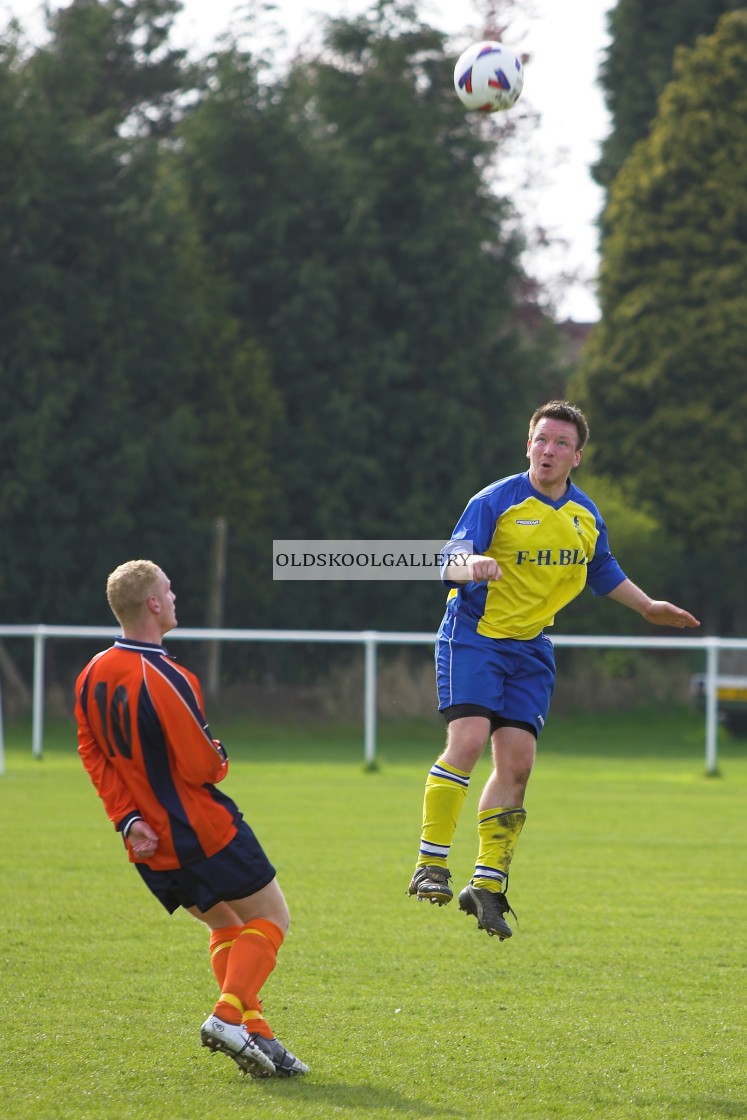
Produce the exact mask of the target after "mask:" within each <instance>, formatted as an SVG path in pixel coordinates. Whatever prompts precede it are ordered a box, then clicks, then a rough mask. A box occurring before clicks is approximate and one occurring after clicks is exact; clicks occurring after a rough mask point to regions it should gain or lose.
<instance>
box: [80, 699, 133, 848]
mask: <svg viewBox="0 0 747 1120" xmlns="http://www.w3.org/2000/svg"><path fill="white" fill-rule="evenodd" d="M75 718H76V720H77V723H78V754H79V755H80V757H81V760H82V762H83V765H84V767H85V768H86V771H87V773H88V776H89V778H90V779H91V781H92V782H93V785H94V788H95V789H96V792H97V793H98V795H99V797H100V798H101V800H102V801H103V803H104V808H105V810H106V815H107V816H108V817H109V820H110V821H111V822H112V824H113V825H114V827H115V828H116V829H117V830H118V831H121V830H122V828H123V826H124V825H126V823H127V821H128V820H129V819H130V818H131V817H133V816H139V815H140V814H139V811H138V806H137V805H136V804H135V801H134V800H133V797H132V794H131V792H130V790H129V787H128V786H127V784H126V782H124V781H123V779H122V778H121V777H120V775H119V774H118V772H117V770H116V769H115V768H114V766H112V764H111V762H110V761H109V759H108V758H107V757H106V754H105V753H104V751H103V750H102V749H101V747H100V746H99V744H98V743H97V741H96V739H95V737H94V735H93V732H92V731H91V728H90V726H89V724H88V720H87V719H86V714H85V712H84V710H83V706H82V704H81V702H80V698H78V700H77V702H76V706H75Z"/></svg>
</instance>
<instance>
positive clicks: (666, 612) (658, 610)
mask: <svg viewBox="0 0 747 1120" xmlns="http://www.w3.org/2000/svg"><path fill="white" fill-rule="evenodd" d="M607 598H608V599H614V600H615V602H616V603H622V604H623V606H625V607H630V609H631V610H633V611H638V613H639V614H640V615H643V617H644V618H645V619H646V621H647V622H650V623H651V625H652V626H673V627H675V629H677V630H684V629H686V628H687V629H692V628H693V627H695V626H700V622H699V621H698V619H697V618H696V617H695V615H692V614H690V612H689V611H686V610H683V609H682V607H676V606H675V605H674V603H668V602H667V601H666V600H665V599H651V598H650V597H649V596H648V595H647V594H646V592H645V591H641V589H640V587H636V585H635V584H634V583H633V582H631V580H629V579H624V580H623V581H622V583H619V584H618V585H617V587H615V588H613V590H612V591H610V592H609V594H608V596H607Z"/></svg>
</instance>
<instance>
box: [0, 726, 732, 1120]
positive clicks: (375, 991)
mask: <svg viewBox="0 0 747 1120" xmlns="http://www.w3.org/2000/svg"><path fill="white" fill-rule="evenodd" d="M211 725H212V727H213V730H214V733H215V734H219V735H220V736H221V737H222V738H224V739H225V741H226V742H227V744H228V747H229V751H230V753H231V756H232V767H231V772H230V774H229V777H228V779H227V780H226V782H225V783H224V788H225V789H226V791H227V792H228V793H229V794H231V795H232V796H234V797H235V799H236V800H237V802H238V803H239V805H240V806H241V807H242V809H243V810H244V812H245V813H246V816H247V818H248V820H249V821H250V823H251V824H252V826H253V827H254V828H255V830H256V832H257V833H258V835H259V837H260V839H261V840H262V842H263V843H264V845H265V847H266V848H267V850H268V852H269V854H270V856H271V858H272V859H273V861H274V862H275V864H276V866H277V868H278V873H279V877H280V881H281V883H282V885H283V888H284V890H285V893H286V895H287V897H288V901H289V904H290V907H291V912H292V916H293V923H292V927H291V931H290V933H289V936H288V938H287V940H286V943H285V945H284V946H283V949H282V950H281V954H280V959H279V964H278V968H277V969H276V971H275V973H274V974H273V976H272V977H271V978H270V981H269V982H268V984H267V986H266V989H265V993H264V995H265V1007H266V1012H267V1015H268V1018H269V1019H270V1022H271V1023H272V1024H273V1026H274V1028H275V1030H276V1031H277V1033H278V1035H279V1036H280V1037H281V1038H282V1039H283V1040H284V1041H286V1042H287V1044H288V1045H289V1046H290V1047H291V1048H292V1049H293V1050H295V1051H296V1052H297V1053H298V1054H299V1055H300V1056H301V1057H302V1058H304V1059H305V1060H306V1061H308V1062H309V1064H310V1066H311V1069H312V1072H311V1074H310V1075H309V1077H307V1078H305V1079H302V1080H297V1081H263V1082H254V1081H251V1080H249V1079H243V1078H242V1077H241V1075H240V1074H239V1073H238V1071H237V1069H236V1067H235V1066H234V1065H233V1063H232V1062H230V1061H229V1060H228V1059H226V1058H225V1057H224V1056H222V1055H217V1056H215V1057H211V1056H209V1055H208V1052H207V1051H206V1050H204V1049H202V1048H201V1047H200V1045H199V1027H200V1024H201V1023H202V1021H203V1019H204V1018H205V1017H206V1015H207V1014H208V1012H209V1011H210V1009H211V1007H212V1004H213V1002H214V999H215V990H214V982H213V978H212V973H211V971H210V966H209V962H208V955H207V937H206V933H205V932H204V929H203V927H202V926H201V925H200V924H199V923H197V922H194V921H193V920H192V919H191V918H189V917H188V916H187V915H185V914H177V915H175V916H174V917H172V918H169V917H168V916H167V914H166V912H165V911H163V910H162V909H161V908H160V907H159V905H158V904H157V903H156V902H155V900H153V899H152V898H151V897H150V896H149V895H148V893H147V891H146V890H145V888H144V887H143V886H142V884H141V882H140V880H139V878H138V876H137V875H136V874H135V872H134V871H133V870H132V869H131V868H130V867H129V866H128V865H127V863H126V860H125V858H124V855H123V851H122V847H121V842H120V840H119V838H118V837H116V836H115V835H114V833H113V831H111V829H110V826H109V825H108V822H107V821H106V818H105V816H104V814H103V809H102V807H101V805H100V803H99V802H98V799H97V797H96V795H95V793H94V790H93V787H92V786H91V785H90V783H89V780H88V777H87V776H86V774H85V773H84V771H83V769H82V767H81V766H80V763H79V762H78V759H77V755H76V753H75V741H74V740H75V736H74V729H73V727H72V725H66V726H64V727H61V726H58V727H56V728H49V729H48V733H47V736H46V740H45V757H44V758H43V760H41V761H39V760H34V759H33V758H32V757H31V751H30V745H29V744H30V734H29V731H28V728H17V729H12V731H11V733H10V734H9V735H8V742H7V759H6V764H7V771H6V774H5V775H4V776H3V777H2V778H0V928H1V929H2V940H1V941H0V945H1V947H2V948H1V952H2V963H3V969H2V972H3V984H2V991H1V992H0V1008H1V1009H2V1016H1V1019H0V1023H1V1025H2V1040H3V1042H2V1057H1V1058H0V1089H2V1105H1V1106H0V1107H1V1108H2V1115H3V1116H4V1117H5V1118H7V1120H31V1118H34V1120H56V1118H60V1120H63V1118H64V1120H89V1118H90V1120H120V1118H121V1120H125V1118H127V1120H130V1118H138V1117H142V1118H148V1120H192V1118H195V1120H203V1118H206V1117H216V1118H221V1120H225V1118H231V1117H237V1118H238V1117H242V1118H243V1117H246V1116H259V1117H280V1118H288V1120H307V1118H311V1117H324V1118H325V1120H327V1118H330V1117H340V1118H341V1120H353V1118H356V1120H377V1118H379V1117H382V1118H383V1117H391V1118H396V1120H424V1118H431V1117H433V1118H436V1120H452V1118H453V1120H473V1118H474V1120H478V1118H479V1120H484V1118H485V1117H487V1116H496V1117H500V1118H502V1120H508V1118H509V1117H521V1120H549V1118H554V1117H558V1118H563V1120H584V1118H593V1120H617V1118H619V1120H631V1118H641V1120H644V1118H645V1120H654V1118H660V1117H661V1118H665V1117H666V1118H668V1120H671V1118H681V1120H699V1118H711V1117H713V1118H718V1120H723V1118H724V1117H727V1118H728V1117H747V1088H746V1082H745V1042H746V1037H745V1036H746V1033H747V1032H746V1029H745V1005H746V1004H747V998H746V997H747V982H746V981H747V966H746V955H745V932H744V931H745V928H747V888H746V886H745V884H746V883H747V813H746V812H745V803H746V796H745V795H746V794H747V742H742V743H740V742H738V741H733V742H728V741H727V742H725V743H723V744H722V749H721V758H720V764H721V769H722V776H721V777H720V778H706V777H705V775H704V763H703V722H702V719H701V717H699V716H697V715H694V714H692V713H690V712H685V711H682V712H674V713H671V712H657V713H653V714H647V715H646V714H638V715H636V714H632V715H626V716H625V717H619V716H614V717H609V718H608V719H601V718H599V719H586V720H584V719H575V720H570V719H560V718H555V719H552V720H551V721H550V725H549V727H548V730H547V731H546V732H545V734H544V735H543V737H542V739H541V746H540V753H539V756H538V762H537V767H536V769H535V773H534V776H533V778H532V781H531V783H530V787H529V796H528V800H527V809H528V817H527V824H526V827H525V829H524V833H523V836H522V840H521V844H520V846H519V849H518V853H517V856H516V859H515V862H514V867H513V870H512V881H511V891H510V898H511V901H512V903H513V905H514V908H515V909H516V910H517V912H518V914H519V919H520V925H519V928H518V930H517V932H516V934H515V936H514V937H513V939H512V940H511V941H507V942H504V943H500V942H498V941H497V940H496V939H491V938H488V937H487V936H486V935H485V934H484V933H479V932H478V931H477V929H476V926H475V922H474V919H471V918H468V917H467V916H466V915H464V914H462V913H460V912H459V911H458V909H457V904H456V902H454V903H452V904H451V905H450V906H449V907H447V908H444V909H443V910H441V909H438V908H436V907H431V906H428V905H427V904H420V903H417V902H416V901H415V900H414V899H410V898H408V897H407V896H406V894H405V891H406V886H407V883H408V881H409V877H410V875H411V872H412V867H413V863H414V858H415V853H416V850H417V841H418V837H419V825H420V808H421V801H422V788H423V782H424V779H425V775H426V773H427V770H428V768H429V766H430V764H431V762H432V761H433V759H434V758H435V755H436V753H437V752H438V749H439V745H440V741H441V739H442V737H443V732H442V729H441V728H440V726H439V725H437V724H431V725H425V724H413V725H411V726H408V727H405V726H397V727H395V726H384V727H382V729H381V735H380V769H379V770H378V772H375V773H367V772H365V770H364V767H363V764H362V745H361V733H360V730H359V729H358V728H353V729H345V728H335V729H328V730H327V731H324V730H320V729H312V730H308V729H303V728H294V727H291V726H286V727H284V728H280V727H268V726H257V725H254V726H252V725H251V724H249V723H245V724H235V725H233V726H231V725H229V724H227V723H226V722H224V721H221V719H220V718H219V716H216V715H215V714H213V717H212V719H211ZM486 775H487V762H486V761H485V762H483V763H482V764H481V766H480V768H479V769H478V771H477V772H476V774H475V777H474V778H473V782H472V788H471V790H470V793H469V796H468V800H467V804H466V806H465V809H464V813H463V815H462V819H461V821H460V825H459V829H458V831H457V835H456V839H455V843H454V847H453V849H452V856H453V858H452V861H451V869H452V872H453V875H454V884H455V886H456V888H457V890H458V889H459V888H460V886H461V885H463V883H464V882H466V881H467V879H468V878H469V875H470V873H471V870H472V864H473V861H474V858H475V854H476V853H475V843H476V830H475V813H476V806H477V798H478V789H479V787H480V785H481V781H482V780H483V779H484V778H485V776H486Z"/></svg>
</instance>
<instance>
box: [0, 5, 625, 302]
mask: <svg viewBox="0 0 747 1120" xmlns="http://www.w3.org/2000/svg"><path fill="white" fill-rule="evenodd" d="M48 2H49V4H50V6H51V7H52V8H54V7H58V6H60V7H62V6H64V5H63V4H60V3H59V2H58V0H48ZM273 2H274V7H275V13H274V21H275V22H276V23H277V24H278V25H280V26H281V27H282V28H283V29H284V30H285V32H286V34H287V37H288V43H289V46H290V47H294V46H298V45H300V44H302V43H305V42H308V41H309V40H310V39H313V37H314V34H315V30H316V28H317V27H318V26H319V22H320V19H319V17H320V14H325V13H326V14H328V15H332V16H343V17H348V16H355V15H358V14H360V13H361V12H364V11H367V10H368V9H369V8H370V7H371V5H372V2H373V0H273ZM614 3H615V0H573V3H567V2H566V3H563V0H527V2H526V3H524V4H523V5H517V9H519V8H520V9H521V15H520V16H515V17H514V18H513V19H512V23H511V31H510V34H507V35H506V36H505V39H506V44H507V45H508V46H511V47H513V48H514V49H516V50H517V51H519V52H521V53H527V54H528V55H529V56H530V60H529V62H528V63H527V65H526V68H525V83H524V93H523V94H522V98H521V101H520V102H519V106H517V107H516V108H514V109H513V110H511V112H514V113H516V112H517V111H518V108H519V107H520V106H526V108H527V109H531V110H532V111H533V112H535V113H537V114H538V115H539V121H538V122H536V123H531V122H527V123H526V125H525V126H523V128H524V135H523V137H522V141H521V144H520V145H518V146H517V154H516V155H515V156H514V158H513V159H512V160H511V161H509V162H508V164H507V171H506V174H505V175H504V176H503V180H502V186H503V189H504V190H507V191H508V192H509V193H510V195H511V197H512V199H513V201H514V204H515V206H516V207H517V209H518V210H519V212H520V213H521V214H522V215H523V216H524V217H525V218H526V219H527V221H528V222H531V223H536V224H538V225H540V226H543V227H544V228H545V229H547V231H548V232H549V234H550V235H551V236H553V237H555V238H557V239H559V242H560V244H558V245H556V246H555V247H553V248H550V249H543V250H539V249H536V250H533V252H532V253H531V255H530V257H529V258H528V261H527V267H528V269H529V271H530V272H532V273H533V274H534V275H536V276H537V277H538V278H539V279H541V280H542V281H543V282H544V283H546V284H547V286H548V288H549V290H550V291H551V293H552V295H553V298H554V302H555V306H556V310H557V315H558V317H559V318H572V319H576V320H581V321H585V320H591V319H597V318H598V317H599V309H598V305H597V302H596V299H595V296H594V277H595V275H596V271H597V265H598V257H597V233H596V226H595V222H596V219H597V217H598V214H599V210H600V207H601V204H602V192H601V191H600V189H599V188H598V187H597V186H596V184H595V183H594V182H593V181H592V179H591V176H590V174H589V167H590V166H591V164H593V163H594V162H595V160H596V159H597V157H598V154H599V143H600V141H601V140H602V139H603V138H604V137H605V135H606V134H607V132H608V130H609V119H608V115H607V112H606V109H605V106H604V102H603V98H602V94H601V91H600V90H599V88H598V86H597V85H596V78H597V74H598V69H599V65H600V63H601V61H602V57H603V51H604V48H605V46H606V44H607V34H606V18H605V17H606V13H607V12H608V11H609V10H610V9H611V8H612V7H613V6H614ZM248 7H250V5H244V7H243V12H244V13H246V11H247V8H248ZM418 10H419V12H420V14H421V16H422V18H424V19H426V20H428V21H429V22H430V23H432V25H433V26H435V27H438V28H440V29H441V30H443V31H446V32H447V33H448V34H449V35H452V36H453V39H454V59H455V60H456V58H457V57H458V55H459V54H460V53H461V51H462V50H463V49H464V47H466V46H467V45H468V44H469V43H470V42H472V41H473V40H475V39H478V38H480V37H481V36H480V34H479V24H478V20H477V16H476V13H475V11H474V9H473V8H472V5H471V3H469V0H456V2H454V0H451V2H449V0H418ZM40 12H41V4H40V2H39V0H0V22H2V23H4V22H5V21H6V19H7V18H10V16H16V17H17V18H18V20H19V21H20V23H21V24H22V26H23V27H24V29H25V31H26V33H27V35H28V36H29V37H30V38H31V39H32V40H33V39H35V38H37V37H38V36H39V35H40V34H41V28H42V27H43V20H42V18H41V15H40ZM241 17H242V4H241V0H185V4H184V13H183V15H182V16H181V17H180V19H179V21H178V23H177V25H176V29H175V41H176V45H178V46H182V47H194V48H195V49H197V50H200V51H202V50H205V49H207V48H209V47H210V46H211V45H212V44H213V43H214V42H215V40H216V38H217V37H219V36H220V34H221V33H223V32H225V31H227V30H228V29H229V27H231V26H232V25H233V26H234V27H236V26H238V25H240V24H241V23H243V20H242V18H241ZM569 272H571V273H573V274H575V275H577V276H578V277H579V279H578V280H577V281H576V282H574V283H568V282H565V281H564V280H563V279H562V276H563V274H566V273H569Z"/></svg>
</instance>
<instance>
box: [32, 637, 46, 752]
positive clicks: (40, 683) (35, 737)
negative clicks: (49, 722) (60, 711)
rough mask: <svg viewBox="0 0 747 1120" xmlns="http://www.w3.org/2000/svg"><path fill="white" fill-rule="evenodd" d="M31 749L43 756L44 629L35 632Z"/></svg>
mask: <svg viewBox="0 0 747 1120" xmlns="http://www.w3.org/2000/svg"><path fill="white" fill-rule="evenodd" d="M33 712H34V714H33V728H32V740H31V751H32V754H33V756H34V758H41V756H42V741H43V739H44V630H43V628H42V627H39V628H38V629H37V631H36V633H35V634H34V701H33Z"/></svg>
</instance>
